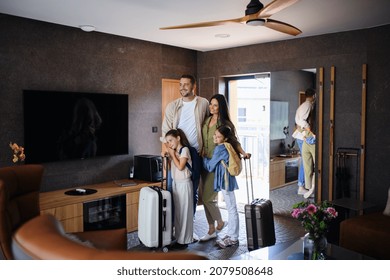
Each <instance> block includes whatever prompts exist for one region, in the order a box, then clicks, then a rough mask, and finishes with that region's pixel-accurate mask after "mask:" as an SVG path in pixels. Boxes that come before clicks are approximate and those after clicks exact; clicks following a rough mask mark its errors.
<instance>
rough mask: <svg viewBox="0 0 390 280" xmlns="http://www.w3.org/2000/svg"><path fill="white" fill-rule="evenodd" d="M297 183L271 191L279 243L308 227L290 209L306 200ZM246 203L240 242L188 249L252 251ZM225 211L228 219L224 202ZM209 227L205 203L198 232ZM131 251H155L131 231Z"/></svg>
mask: <svg viewBox="0 0 390 280" xmlns="http://www.w3.org/2000/svg"><path fill="white" fill-rule="evenodd" d="M296 190H297V186H296V185H289V186H287V187H284V188H281V189H277V190H274V191H271V193H270V200H271V201H272V203H273V210H274V214H275V215H274V221H275V236H276V243H281V242H286V241H289V240H292V239H295V238H298V237H301V236H303V235H304V230H303V228H302V227H301V226H300V224H299V222H298V221H297V220H294V219H293V218H292V217H291V215H290V211H291V209H292V205H293V204H294V203H296V202H299V201H301V200H303V198H302V196H298V195H297V194H296ZM243 208H244V205H243V204H239V205H238V209H239V219H240V237H239V245H236V246H232V247H229V248H226V249H220V248H219V247H218V246H217V245H216V243H215V239H214V240H210V241H207V242H195V243H193V244H190V245H189V246H188V248H187V249H185V250H189V251H193V250H195V251H201V252H203V253H204V254H206V255H207V256H208V257H209V258H210V259H218V260H221V259H229V258H231V257H234V256H237V255H240V254H243V253H245V252H248V249H247V240H246V225H245V219H244V213H243ZM221 214H222V217H223V219H225V220H226V219H227V211H226V210H225V209H224V208H223V205H221ZM207 230H208V225H207V221H206V217H205V214H204V210H203V206H198V209H197V212H196V216H195V223H194V232H195V233H196V234H197V235H198V236H199V237H201V236H203V235H204V234H205V233H206V232H207ZM224 233H225V230H222V232H220V233H219V235H220V236H224ZM128 241H129V242H128V244H129V250H137V251H138V250H152V249H150V248H146V247H145V246H143V245H142V244H140V242H139V240H138V236H137V232H134V233H130V234H129V235H128Z"/></svg>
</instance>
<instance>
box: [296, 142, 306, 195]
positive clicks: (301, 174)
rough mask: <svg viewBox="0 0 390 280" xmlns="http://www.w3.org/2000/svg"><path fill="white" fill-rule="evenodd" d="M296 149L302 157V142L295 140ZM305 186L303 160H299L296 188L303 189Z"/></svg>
mask: <svg viewBox="0 0 390 280" xmlns="http://www.w3.org/2000/svg"><path fill="white" fill-rule="evenodd" d="M296 141H297V144H298V147H299V152H300V153H301V155H302V145H303V140H299V139H296ZM304 185H305V170H304V168H303V160H302V158H301V163H300V164H299V171H298V187H303V186H304Z"/></svg>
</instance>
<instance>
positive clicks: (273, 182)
mask: <svg viewBox="0 0 390 280" xmlns="http://www.w3.org/2000/svg"><path fill="white" fill-rule="evenodd" d="M300 160H301V157H300V156H299V155H294V156H289V157H274V158H272V159H271V161H270V166H269V181H270V182H269V185H270V190H273V189H278V188H281V187H283V186H286V185H288V184H291V183H294V182H297V180H296V179H295V180H287V181H286V166H289V167H294V168H295V167H299V163H300ZM287 177H288V176H287Z"/></svg>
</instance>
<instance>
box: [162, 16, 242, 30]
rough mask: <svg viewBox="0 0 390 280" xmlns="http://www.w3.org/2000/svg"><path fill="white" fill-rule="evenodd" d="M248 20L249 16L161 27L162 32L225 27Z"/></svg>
mask: <svg viewBox="0 0 390 280" xmlns="http://www.w3.org/2000/svg"><path fill="white" fill-rule="evenodd" d="M248 18H249V17H248V16H244V17H241V18H236V19H226V20H216V21H209V22H199V23H190V24H183V25H176V26H168V27H160V30H168V29H184V28H197V27H209V26H217V25H224V24H228V23H231V22H233V23H234V22H235V23H245V22H246V21H247V20H248Z"/></svg>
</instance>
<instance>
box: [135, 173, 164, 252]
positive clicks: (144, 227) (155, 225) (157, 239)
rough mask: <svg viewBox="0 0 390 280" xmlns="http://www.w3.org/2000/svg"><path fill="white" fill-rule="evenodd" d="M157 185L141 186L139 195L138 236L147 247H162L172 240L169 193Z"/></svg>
mask: <svg viewBox="0 0 390 280" xmlns="http://www.w3.org/2000/svg"><path fill="white" fill-rule="evenodd" d="M163 181H164V178H162V179H161V188H160V187H157V186H148V187H143V188H142V189H141V191H140V196H139V208H138V238H139V240H140V241H141V243H142V244H144V245H145V246H146V247H149V248H163V250H164V251H167V250H168V248H167V247H166V246H168V245H170V244H171V242H172V197H171V193H170V192H169V191H167V190H164V188H163Z"/></svg>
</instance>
